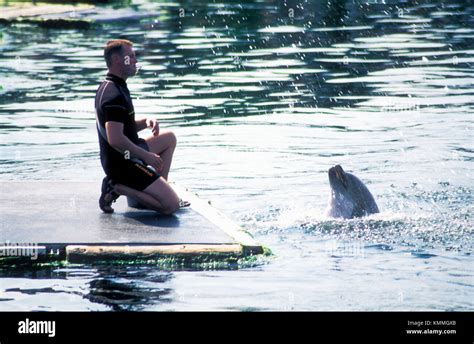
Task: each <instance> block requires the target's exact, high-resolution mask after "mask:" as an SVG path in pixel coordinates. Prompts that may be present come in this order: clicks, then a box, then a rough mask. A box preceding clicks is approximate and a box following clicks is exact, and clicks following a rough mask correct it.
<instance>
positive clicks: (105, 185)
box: [99, 176, 120, 214]
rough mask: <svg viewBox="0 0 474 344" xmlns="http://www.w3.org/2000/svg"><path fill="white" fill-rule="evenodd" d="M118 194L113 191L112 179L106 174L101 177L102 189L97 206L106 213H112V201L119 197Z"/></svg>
mask: <svg viewBox="0 0 474 344" xmlns="http://www.w3.org/2000/svg"><path fill="white" fill-rule="evenodd" d="M119 197H120V195H119V194H118V193H116V192H115V191H114V186H113V184H112V180H110V179H109V178H108V177H107V176H105V177H104V179H102V190H101V195H100V198H99V207H100V209H101V210H102V211H103V212H104V213H106V214H112V213H113V212H114V209H113V208H112V203H113V202H115V201H116V200H117V198H119Z"/></svg>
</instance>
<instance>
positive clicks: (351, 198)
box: [328, 165, 379, 219]
mask: <svg viewBox="0 0 474 344" xmlns="http://www.w3.org/2000/svg"><path fill="white" fill-rule="evenodd" d="M328 176H329V184H330V186H331V198H330V204H329V210H328V215H329V216H331V217H342V218H346V219H350V218H353V217H360V216H365V215H370V214H374V213H378V212H379V209H378V207H377V204H376V203H375V200H374V198H373V196H372V194H371V193H370V191H369V189H368V188H367V187H366V186H365V185H364V183H362V181H361V180H360V179H359V178H357V177H356V176H354V175H353V174H351V173H348V172H345V171H344V170H343V169H342V167H341V166H340V165H336V166H334V167H331V168H330V169H329V171H328Z"/></svg>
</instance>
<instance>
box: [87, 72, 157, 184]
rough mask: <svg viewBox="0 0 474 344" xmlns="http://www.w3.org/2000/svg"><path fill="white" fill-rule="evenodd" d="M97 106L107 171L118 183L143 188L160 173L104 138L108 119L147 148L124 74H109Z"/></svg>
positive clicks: (98, 92)
mask: <svg viewBox="0 0 474 344" xmlns="http://www.w3.org/2000/svg"><path fill="white" fill-rule="evenodd" d="M95 109H96V113H97V120H98V122H99V123H98V124H99V125H100V126H101V127H102V133H101V130H99V128H98V129H97V132H98V135H99V145H100V161H101V163H102V167H103V169H104V172H105V174H106V175H107V176H108V177H109V178H111V179H112V180H113V181H114V182H115V183H120V184H123V185H126V186H129V187H131V188H133V189H136V190H140V191H142V190H144V189H145V188H146V187H148V186H149V185H150V184H151V183H153V182H154V181H155V180H156V179H158V178H159V176H158V175H156V174H155V173H153V171H151V170H149V169H148V168H146V167H145V166H144V164H143V163H140V162H137V161H136V160H130V158H133V157H127V156H126V155H125V154H122V153H120V152H118V151H117V150H115V149H114V148H113V147H112V146H111V145H110V144H109V143H108V142H107V140H106V138H104V136H103V134H104V133H105V123H106V122H108V121H113V122H120V123H123V133H124V135H125V136H126V137H128V139H130V141H132V142H133V143H134V144H136V145H139V146H140V147H142V148H144V149H146V150H148V146H147V144H146V141H145V140H143V139H141V138H139V137H138V133H137V125H136V122H135V110H134V108H133V103H132V99H131V97H130V92H129V90H128V88H127V83H126V82H125V80H123V79H122V78H119V77H118V76H115V75H113V74H110V73H109V74H107V77H106V78H105V80H104V81H103V82H102V84H101V85H100V87H99V89H98V90H97V93H96V96H95Z"/></svg>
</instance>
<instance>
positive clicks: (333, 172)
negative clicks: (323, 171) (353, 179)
mask: <svg viewBox="0 0 474 344" xmlns="http://www.w3.org/2000/svg"><path fill="white" fill-rule="evenodd" d="M328 173H329V178H331V177H332V178H333V179H335V180H337V181H339V182H340V183H341V184H342V186H344V188H347V180H346V175H345V173H344V170H343V169H342V167H341V165H336V166H334V167H331V168H330V169H329V171H328Z"/></svg>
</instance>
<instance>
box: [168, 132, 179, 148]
mask: <svg viewBox="0 0 474 344" xmlns="http://www.w3.org/2000/svg"><path fill="white" fill-rule="evenodd" d="M168 140H169V145H170V146H172V147H176V145H177V144H178V139H177V138H176V135H175V133H173V132H172V131H170V132H169V133H168Z"/></svg>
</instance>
